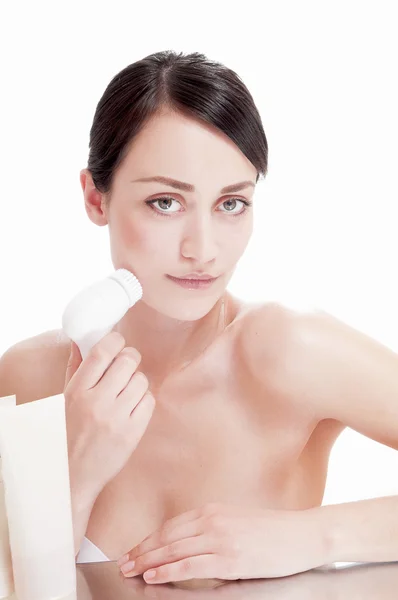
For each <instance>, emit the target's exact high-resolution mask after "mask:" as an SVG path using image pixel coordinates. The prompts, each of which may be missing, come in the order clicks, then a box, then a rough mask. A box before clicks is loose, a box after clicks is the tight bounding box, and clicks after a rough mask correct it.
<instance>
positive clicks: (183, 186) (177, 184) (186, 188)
mask: <svg viewBox="0 0 398 600" xmlns="http://www.w3.org/2000/svg"><path fill="white" fill-rule="evenodd" d="M153 181H155V182H156V183H163V184H164V185H168V186H170V187H173V188H175V189H177V190H182V191H183V192H194V191H195V186H194V185H192V184H190V183H184V182H183V181H178V180H177V179H172V178H171V177H162V176H161V175H155V176H153V177H142V178H141V179H135V180H133V181H131V182H130V183H138V182H145V183H149V182H153ZM248 186H252V187H256V184H255V183H254V182H253V181H240V182H239V183H233V184H232V185H227V186H226V187H223V188H222V190H221V192H220V193H221V194H233V193H234V192H239V191H240V190H243V189H244V188H247V187H248Z"/></svg>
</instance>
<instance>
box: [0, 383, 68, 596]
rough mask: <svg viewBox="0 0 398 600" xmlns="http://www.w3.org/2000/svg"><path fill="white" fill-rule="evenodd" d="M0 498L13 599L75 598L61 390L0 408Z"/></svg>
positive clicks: (63, 403) (66, 455) (63, 405)
mask: <svg viewBox="0 0 398 600" xmlns="http://www.w3.org/2000/svg"><path fill="white" fill-rule="evenodd" d="M0 417H1V418H0V455H1V457H2V467H3V482H4V491H5V494H4V497H5V505H6V511H7V518H8V530H9V539H10V548H11V557H12V565H13V575H14V586H15V594H16V597H17V598H18V600H61V599H62V600H76V564H75V552H74V539H73V523H72V505H71V494H70V484H69V466H68V449H67V436H66V421H65V398H64V396H63V394H59V395H57V396H52V397H50V398H43V399H41V400H36V401H33V402H29V403H26V404H21V405H18V406H15V407H13V408H3V409H2V410H1V412H0Z"/></svg>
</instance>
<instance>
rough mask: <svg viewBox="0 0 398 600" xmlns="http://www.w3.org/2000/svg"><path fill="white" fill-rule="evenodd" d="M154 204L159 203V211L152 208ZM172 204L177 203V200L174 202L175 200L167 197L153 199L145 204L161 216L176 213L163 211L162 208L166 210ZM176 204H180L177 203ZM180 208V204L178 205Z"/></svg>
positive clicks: (174, 211)
mask: <svg viewBox="0 0 398 600" xmlns="http://www.w3.org/2000/svg"><path fill="white" fill-rule="evenodd" d="M155 202H159V203H160V207H159V208H160V210H157V209H156V208H153V207H154V205H155ZM172 202H178V201H177V200H175V198H169V197H167V196H164V197H162V198H155V200H147V201H146V204H148V205H149V206H150V208H152V210H154V211H155V212H157V213H158V214H159V213H163V214H167V213H169V214H170V213H176V212H178V210H163V209H164V208H167V207H169V206H170V204H171V203H172ZM178 204H180V203H179V202H178ZM180 206H181V204H180Z"/></svg>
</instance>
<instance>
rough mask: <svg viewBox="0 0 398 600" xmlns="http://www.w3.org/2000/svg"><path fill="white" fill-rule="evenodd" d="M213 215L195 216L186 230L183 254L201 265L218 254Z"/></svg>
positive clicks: (182, 248)
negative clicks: (212, 220)
mask: <svg viewBox="0 0 398 600" xmlns="http://www.w3.org/2000/svg"><path fill="white" fill-rule="evenodd" d="M213 226H214V224H213V223H212V222H211V217H210V218H208V217H207V216H206V215H202V216H200V217H199V216H195V217H194V218H193V219H192V220H191V222H190V223H189V224H188V225H187V227H186V229H185V230H184V234H183V239H182V242H181V254H182V255H183V256H184V258H190V259H193V260H194V261H195V262H197V263H198V264H200V265H204V264H206V263H208V262H210V261H212V260H213V259H214V258H215V257H216V256H217V251H218V248H217V244H216V240H215V234H214V230H213V229H214V227H213Z"/></svg>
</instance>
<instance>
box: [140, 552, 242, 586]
mask: <svg viewBox="0 0 398 600" xmlns="http://www.w3.org/2000/svg"><path fill="white" fill-rule="evenodd" d="M223 571H225V569H224V567H223V561H222V560H221V559H220V557H219V556H218V555H217V554H201V555H200V556H192V557H190V558H183V559H182V560H178V561H176V562H174V563H170V564H168V565H163V566H161V567H157V568H156V569H150V570H149V571H146V572H145V573H144V580H145V581H146V583H169V582H171V581H186V580H187V579H209V578H212V579H214V578H222V579H229V577H228V576H226V575H224V574H223ZM231 578H232V577H231Z"/></svg>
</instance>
